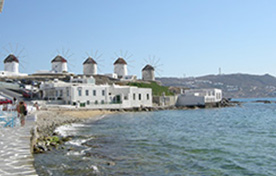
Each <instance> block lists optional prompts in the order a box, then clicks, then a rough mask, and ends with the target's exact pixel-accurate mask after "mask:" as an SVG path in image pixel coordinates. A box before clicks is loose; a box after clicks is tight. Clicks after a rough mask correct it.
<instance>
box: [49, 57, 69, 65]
mask: <svg viewBox="0 0 276 176" xmlns="http://www.w3.org/2000/svg"><path fill="white" fill-rule="evenodd" d="M53 62H67V60H66V59H64V58H63V57H62V56H60V55H57V56H56V57H55V58H54V59H53V60H52V61H51V63H53Z"/></svg>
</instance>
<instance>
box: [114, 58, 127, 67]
mask: <svg viewBox="0 0 276 176" xmlns="http://www.w3.org/2000/svg"><path fill="white" fill-rule="evenodd" d="M116 64H125V65H127V63H126V61H125V60H124V59H123V58H121V57H119V58H118V59H117V60H116V61H115V62H114V65H116Z"/></svg>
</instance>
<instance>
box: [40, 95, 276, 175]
mask: <svg viewBox="0 0 276 176" xmlns="http://www.w3.org/2000/svg"><path fill="white" fill-rule="evenodd" d="M270 100H274V101H276V99H270ZM241 101H242V102H243V103H242V104H241V105H240V106H234V107H226V108H212V109H190V110H164V111H155V112H133V113H118V114H112V115H108V116H106V117H104V118H102V119H100V120H98V121H93V122H92V121H87V122H85V123H77V124H71V125H66V126H61V127H59V128H58V129H57V130H58V131H59V132H60V133H61V134H62V135H63V136H71V137H72V140H71V141H69V142H67V143H65V144H64V145H63V146H62V147H60V149H54V150H52V151H49V152H46V153H44V154H36V155H35V168H36V170H37V173H38V174H39V175H58V176H62V175H116V176H117V175H118V176H120V175H135V176H136V175H138V176H139V175H141V176H144V175H145V176H147V175H149V176H162V175H164V176H166V175H172V176H178V175H179V176H182V175H184V176H185V175H188V176H190V175H191V176H219V175H223V176H227V175H229V176H244V175H250V176H255V175H256V176H271V175H276V103H271V104H267V103H257V102H254V101H253V99H243V100H241Z"/></svg>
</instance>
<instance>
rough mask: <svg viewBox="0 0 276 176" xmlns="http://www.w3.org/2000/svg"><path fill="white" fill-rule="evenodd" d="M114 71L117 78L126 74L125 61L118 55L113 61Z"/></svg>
mask: <svg viewBox="0 0 276 176" xmlns="http://www.w3.org/2000/svg"><path fill="white" fill-rule="evenodd" d="M113 65H114V73H115V74H117V75H118V78H122V77H124V76H126V75H127V62H126V61H125V60H124V59H123V58H121V57H119V58H118V59H117V60H116V61H115V62H114V64H113Z"/></svg>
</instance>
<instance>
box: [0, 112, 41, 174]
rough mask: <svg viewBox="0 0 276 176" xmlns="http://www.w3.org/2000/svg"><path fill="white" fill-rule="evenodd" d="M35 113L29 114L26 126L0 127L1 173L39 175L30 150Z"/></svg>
mask: <svg viewBox="0 0 276 176" xmlns="http://www.w3.org/2000/svg"><path fill="white" fill-rule="evenodd" d="M33 126H34V115H30V116H27V119H26V125H25V126H24V127H14V128H10V127H8V128H3V127H0V175H1V176H10V175H14V176H17V175H18V176H20V175H28V176H29V175H37V174H36V171H35V169H34V166H33V163H34V158H33V156H32V154H31V151H30V137H31V133H30V131H31V129H32V127H33Z"/></svg>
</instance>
